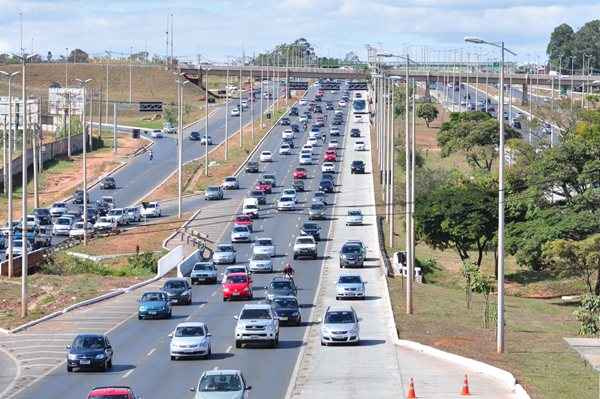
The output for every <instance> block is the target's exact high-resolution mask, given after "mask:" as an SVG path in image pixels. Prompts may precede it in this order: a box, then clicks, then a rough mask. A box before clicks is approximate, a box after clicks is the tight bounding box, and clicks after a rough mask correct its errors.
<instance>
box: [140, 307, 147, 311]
mask: <svg viewBox="0 0 600 399" xmlns="http://www.w3.org/2000/svg"><path fill="white" fill-rule="evenodd" d="M146 310H148V308H146V307H145V306H140V311H141V312H145V311H146Z"/></svg>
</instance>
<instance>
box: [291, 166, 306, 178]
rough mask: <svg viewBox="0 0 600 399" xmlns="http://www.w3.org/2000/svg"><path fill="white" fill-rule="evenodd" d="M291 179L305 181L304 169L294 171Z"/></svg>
mask: <svg viewBox="0 0 600 399" xmlns="http://www.w3.org/2000/svg"><path fill="white" fill-rule="evenodd" d="M292 177H293V178H294V179H306V169H304V168H296V169H294V173H292Z"/></svg>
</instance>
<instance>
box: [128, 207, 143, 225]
mask: <svg viewBox="0 0 600 399" xmlns="http://www.w3.org/2000/svg"><path fill="white" fill-rule="evenodd" d="M125 213H126V214H127V218H128V220H129V221H130V222H141V221H142V213H141V212H140V208H139V207H137V206H132V207H130V208H125Z"/></svg>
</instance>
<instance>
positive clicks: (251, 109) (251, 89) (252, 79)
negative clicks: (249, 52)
mask: <svg viewBox="0 0 600 399" xmlns="http://www.w3.org/2000/svg"><path fill="white" fill-rule="evenodd" d="M252 69H254V61H252ZM252 69H250V97H249V101H250V123H251V126H252V128H251V129H252V130H251V138H252V144H254V74H253V73H252Z"/></svg>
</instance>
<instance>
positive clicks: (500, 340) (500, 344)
mask: <svg viewBox="0 0 600 399" xmlns="http://www.w3.org/2000/svg"><path fill="white" fill-rule="evenodd" d="M465 42H467V43H474V44H487V45H489V46H494V47H497V48H499V49H500V52H501V54H500V84H499V88H500V94H499V97H500V98H499V99H498V123H499V124H500V144H499V147H498V326H497V336H496V350H497V352H498V353H502V352H504V53H509V54H512V55H517V54H516V53H514V52H512V51H510V50H508V49H506V48H505V47H504V42H503V41H502V42H488V41H485V40H483V39H480V38H477V37H465Z"/></svg>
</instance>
